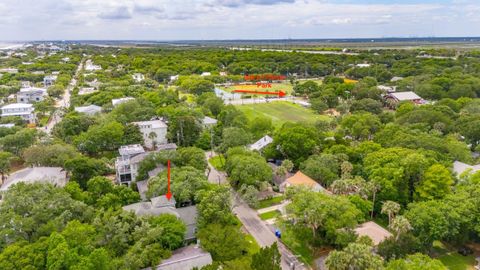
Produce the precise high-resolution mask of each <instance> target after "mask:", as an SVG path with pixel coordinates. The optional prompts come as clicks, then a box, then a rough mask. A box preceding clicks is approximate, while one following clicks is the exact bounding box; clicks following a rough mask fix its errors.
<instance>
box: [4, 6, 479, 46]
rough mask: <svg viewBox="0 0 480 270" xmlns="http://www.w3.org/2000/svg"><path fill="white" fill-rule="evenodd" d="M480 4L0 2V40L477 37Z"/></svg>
mask: <svg viewBox="0 0 480 270" xmlns="http://www.w3.org/2000/svg"><path fill="white" fill-rule="evenodd" d="M479 14H480V0H403V1H402V0H173V1H169V0H0V40H52V39H56V40H57V39H77V40H78V39H132V40H134V39H143V40H185V39H198V40H207V39H272V38H361V37H366V38H373V37H420V36H422V37H425V36H436V37H440V36H480V15H479Z"/></svg>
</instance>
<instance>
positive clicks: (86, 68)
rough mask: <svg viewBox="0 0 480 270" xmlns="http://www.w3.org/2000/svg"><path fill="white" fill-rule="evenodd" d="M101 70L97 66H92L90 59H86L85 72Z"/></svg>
mask: <svg viewBox="0 0 480 270" xmlns="http://www.w3.org/2000/svg"><path fill="white" fill-rule="evenodd" d="M101 69H102V67H101V66H98V65H94V64H93V62H92V60H91V59H88V60H87V61H85V70H86V71H97V70H101Z"/></svg>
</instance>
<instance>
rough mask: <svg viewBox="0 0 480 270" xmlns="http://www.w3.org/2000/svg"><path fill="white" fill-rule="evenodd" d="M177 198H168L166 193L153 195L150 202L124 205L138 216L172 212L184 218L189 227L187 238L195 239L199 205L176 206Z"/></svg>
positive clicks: (181, 218)
mask: <svg viewBox="0 0 480 270" xmlns="http://www.w3.org/2000/svg"><path fill="white" fill-rule="evenodd" d="M175 205H176V201H175V198H173V197H172V198H171V199H170V200H168V199H167V197H166V196H165V195H161V196H158V197H153V198H151V199H150V201H148V202H139V203H134V204H130V205H126V206H124V207H123V210H125V211H132V212H134V213H135V215H137V216H158V215H161V214H171V215H174V216H176V217H177V218H178V219H180V220H182V221H183V223H185V226H186V227H187V231H186V233H185V237H184V239H185V240H193V239H195V233H196V230H197V217H198V212H197V207H196V206H195V205H192V206H187V207H179V208H176V207H175Z"/></svg>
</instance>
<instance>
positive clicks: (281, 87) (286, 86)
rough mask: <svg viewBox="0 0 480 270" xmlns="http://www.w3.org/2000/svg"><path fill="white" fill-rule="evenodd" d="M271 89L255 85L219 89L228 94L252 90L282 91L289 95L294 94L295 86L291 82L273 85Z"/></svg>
mask: <svg viewBox="0 0 480 270" xmlns="http://www.w3.org/2000/svg"><path fill="white" fill-rule="evenodd" d="M265 86H266V85H265ZM270 86H271V87H263V86H257V85H256V84H255V83H253V84H248V85H232V86H229V87H219V88H220V89H222V90H224V91H226V92H232V91H233V90H252V91H261V92H278V91H282V92H284V93H286V94H287V95H289V94H291V93H292V92H293V85H292V84H291V83H289V82H286V83H271V84H270Z"/></svg>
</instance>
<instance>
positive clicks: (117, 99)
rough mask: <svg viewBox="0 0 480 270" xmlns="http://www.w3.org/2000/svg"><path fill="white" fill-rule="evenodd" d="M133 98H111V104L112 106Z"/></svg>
mask: <svg viewBox="0 0 480 270" xmlns="http://www.w3.org/2000/svg"><path fill="white" fill-rule="evenodd" d="M134 99H135V98H133V97H124V98H114V99H112V105H113V107H115V106H117V105H119V104H122V103H125V102H127V101H130V100H134Z"/></svg>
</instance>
